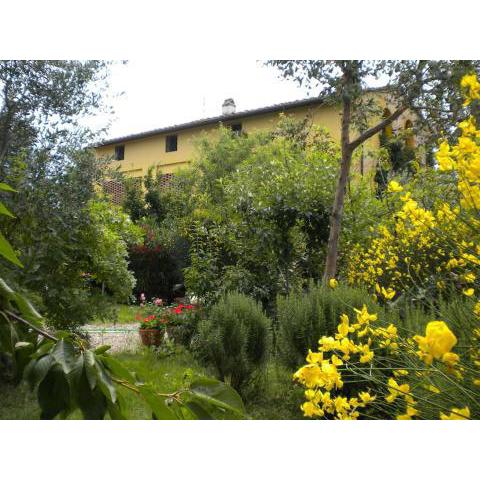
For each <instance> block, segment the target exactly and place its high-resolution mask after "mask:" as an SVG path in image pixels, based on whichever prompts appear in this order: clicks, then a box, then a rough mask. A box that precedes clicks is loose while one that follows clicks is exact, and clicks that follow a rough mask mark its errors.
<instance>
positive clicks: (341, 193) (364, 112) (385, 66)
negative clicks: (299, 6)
mask: <svg viewBox="0 0 480 480" xmlns="http://www.w3.org/2000/svg"><path fill="white" fill-rule="evenodd" d="M267 64H269V65H272V66H274V67H276V68H278V69H279V70H280V72H281V74H282V75H283V76H284V77H285V78H293V79H294V80H296V81H297V82H299V83H300V84H301V85H302V84H303V83H305V84H306V85H307V86H308V87H309V88H316V89H318V91H319V95H323V96H325V100H326V102H332V103H340V104H341V110H342V122H341V162H340V171H339V175H338V180H337V188H336V192H335V199H334V202H333V206H332V210H331V214H330V233H329V239H328V247H327V257H326V262H325V271H324V281H325V282H326V281H328V280H329V279H330V278H333V277H335V275H336V273H337V259H338V245H339V238H340V230H341V222H342V217H343V209H344V201H345V192H346V186H347V181H348V177H349V173H350V167H351V163H352V155H353V152H354V151H355V150H356V149H357V148H358V147H359V146H360V145H362V144H363V143H365V142H366V141H367V140H368V139H369V138H371V137H373V136H374V135H376V134H377V133H379V132H381V131H382V130H383V129H384V128H385V127H386V126H388V125H390V124H391V123H392V122H394V121H395V120H396V119H397V118H399V117H400V115H402V113H404V112H405V111H406V110H407V109H409V110H411V111H412V112H414V113H415V114H416V116H417V119H418V121H417V131H421V132H422V134H423V135H424V141H425V143H426V144H427V145H428V144H430V145H431V144H432V135H433V134H434V132H438V131H445V134H446V135H447V136H452V135H455V132H452V131H451V130H449V129H448V126H449V125H451V123H452V119H455V118H456V117H457V116H458V114H459V112H460V111H461V108H462V104H463V103H462V98H461V95H460V93H459V91H458V85H459V83H460V78H461V77H462V76H463V75H464V74H465V73H469V72H471V71H480V62H479V61H427V60H412V61H367V60H335V61H333V60H300V61H296V60H272V61H269V62H267ZM378 78H382V79H385V80H386V87H385V89H384V91H385V93H386V94H387V95H388V102H389V106H391V107H392V109H393V113H391V114H390V115H388V116H387V117H386V118H382V119H381V120H378V118H379V117H381V115H380V112H381V109H380V105H379V104H378V102H377V101H376V99H375V97H374V96H372V95H366V94H367V93H368V92H369V91H371V89H369V87H368V82H369V80H371V79H378ZM372 122H373V123H374V124H373V126H372ZM354 130H355V131H356V132H358V133H356V134H355V135H356V136H355V138H354V139H352V138H351V137H352V134H353V131H354Z"/></svg>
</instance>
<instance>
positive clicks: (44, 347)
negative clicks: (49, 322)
mask: <svg viewBox="0 0 480 480" xmlns="http://www.w3.org/2000/svg"><path fill="white" fill-rule="evenodd" d="M42 338H43V337H42ZM54 345H55V342H54V341H53V340H49V339H46V340H44V341H43V342H42V343H41V344H40V346H39V347H38V348H37V350H36V351H35V353H33V355H32V358H35V359H37V358H40V357H43V356H44V355H45V354H46V353H48V352H50V350H51V349H52V347H53V346H54Z"/></svg>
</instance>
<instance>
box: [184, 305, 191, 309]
mask: <svg viewBox="0 0 480 480" xmlns="http://www.w3.org/2000/svg"><path fill="white" fill-rule="evenodd" d="M185 308H186V309H187V310H191V309H192V308H193V305H187V306H186V307H185Z"/></svg>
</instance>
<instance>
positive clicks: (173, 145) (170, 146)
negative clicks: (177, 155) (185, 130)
mask: <svg viewBox="0 0 480 480" xmlns="http://www.w3.org/2000/svg"><path fill="white" fill-rule="evenodd" d="M165 151H166V152H176V151H177V136H176V135H167V137H166V138H165Z"/></svg>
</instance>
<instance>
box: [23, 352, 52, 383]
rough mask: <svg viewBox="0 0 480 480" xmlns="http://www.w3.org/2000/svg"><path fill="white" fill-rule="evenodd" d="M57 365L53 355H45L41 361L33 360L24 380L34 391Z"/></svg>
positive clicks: (25, 372) (27, 368)
mask: <svg viewBox="0 0 480 480" xmlns="http://www.w3.org/2000/svg"><path fill="white" fill-rule="evenodd" d="M54 364H55V360H54V358H53V357H52V356H51V355H45V356H44V357H42V358H40V359H39V360H35V359H34V360H31V361H30V363H29V364H28V365H27V367H26V368H25V371H24V378H25V380H26V381H27V382H28V384H29V385H30V388H31V389H32V390H33V389H34V388H35V386H36V385H38V384H39V383H40V382H41V381H42V380H43V379H44V378H45V376H46V375H47V373H48V372H49V370H50V368H51V367H52V366H53V365H54Z"/></svg>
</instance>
